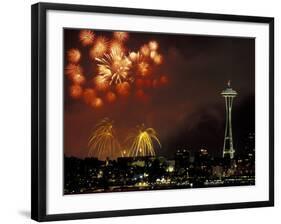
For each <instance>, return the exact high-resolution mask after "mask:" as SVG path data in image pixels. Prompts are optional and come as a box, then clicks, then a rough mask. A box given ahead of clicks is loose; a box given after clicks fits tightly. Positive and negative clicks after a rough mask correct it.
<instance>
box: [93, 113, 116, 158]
mask: <svg viewBox="0 0 281 224" xmlns="http://www.w3.org/2000/svg"><path fill="white" fill-rule="evenodd" d="M88 146H89V152H88V156H94V157H97V158H98V159H100V160H106V159H107V157H109V158H110V159H112V158H116V157H118V155H119V152H120V145H119V142H118V140H117V137H116V134H115V131H114V128H113V121H111V120H110V119H108V118H104V119H103V120H102V121H101V122H100V123H98V124H97V125H96V128H95V130H94V132H93V133H92V135H91V136H90V138H89V142H88Z"/></svg>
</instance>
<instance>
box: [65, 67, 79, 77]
mask: <svg viewBox="0 0 281 224" xmlns="http://www.w3.org/2000/svg"><path fill="white" fill-rule="evenodd" d="M65 74H66V75H68V76H69V77H70V78H71V79H72V77H73V76H75V75H77V74H79V75H81V74H82V68H81V66H80V65H76V64H72V63H71V64H68V65H67V66H66V67H65Z"/></svg>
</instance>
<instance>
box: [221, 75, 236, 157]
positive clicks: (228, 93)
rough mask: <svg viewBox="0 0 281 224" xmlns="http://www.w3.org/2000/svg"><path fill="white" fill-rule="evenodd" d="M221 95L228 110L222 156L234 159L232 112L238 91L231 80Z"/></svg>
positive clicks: (226, 110)
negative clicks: (232, 86)
mask: <svg viewBox="0 0 281 224" xmlns="http://www.w3.org/2000/svg"><path fill="white" fill-rule="evenodd" d="M221 95H222V96H223V97H224V99H225V112H226V119H225V134H224V143H223V155H222V156H223V157H229V158H230V159H233V158H234V153H235V150H234V148H233V138H232V121H231V113H232V104H233V99H234V98H235V97H236V96H237V92H236V91H235V90H233V89H232V88H231V83H230V80H229V81H228V83H227V88H226V89H225V90H223V91H222V92H221Z"/></svg>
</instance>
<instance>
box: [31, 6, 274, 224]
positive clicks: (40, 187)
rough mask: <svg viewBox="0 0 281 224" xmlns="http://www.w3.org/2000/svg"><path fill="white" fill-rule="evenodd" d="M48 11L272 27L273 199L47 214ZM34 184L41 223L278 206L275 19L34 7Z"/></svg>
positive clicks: (33, 208)
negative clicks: (183, 19)
mask: <svg viewBox="0 0 281 224" xmlns="http://www.w3.org/2000/svg"><path fill="white" fill-rule="evenodd" d="M48 10H63V11H75V12H100V13H111V14H112V13H113V14H125V15H143V16H155V17H159V16H162V17H176V18H193V19H205V20H221V21H235V22H254V23H264V24H269V49H268V50H269V76H270V77H269V192H268V194H269V200H268V201H256V202H243V203H227V204H211V205H210V204H208V205H196V206H179V207H160V208H145V209H131V210H115V211H99V212H85V213H69V214H54V215H48V214H46V143H47V142H46V128H47V121H46V115H47V114H46V109H47V108H46V34H47V33H46V13H47V11H48ZM31 18H32V19H31V25H32V38H31V41H32V48H31V52H32V54H31V59H32V67H31V68H32V69H31V72H32V105H31V111H32V114H31V120H32V141H31V142H32V157H31V159H32V166H31V172H32V182H31V195H32V198H31V218H32V219H34V220H37V221H54V220H71V219H72V220H74V219H86V218H101V217H116V216H132V215H148V214H161V213H178V212H192V211H206V210H221V209H238V208H254V207H267V206H274V18H271V17H254V16H240V15H223V14H210V13H194V12H182V11H162V10H150V9H149V10H148V9H136V8H118V7H102V6H89V5H73V4H55V3H37V4H35V5H32V17H31Z"/></svg>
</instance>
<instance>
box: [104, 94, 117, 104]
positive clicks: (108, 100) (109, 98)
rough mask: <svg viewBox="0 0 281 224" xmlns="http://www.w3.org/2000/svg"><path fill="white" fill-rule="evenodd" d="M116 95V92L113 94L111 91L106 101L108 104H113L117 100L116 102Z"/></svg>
mask: <svg viewBox="0 0 281 224" xmlns="http://www.w3.org/2000/svg"><path fill="white" fill-rule="evenodd" d="M116 98H117V97H116V94H115V93H114V92H111V91H109V92H108V93H107V94H106V100H107V102H109V103H113V102H114V101H115V100H116Z"/></svg>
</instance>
